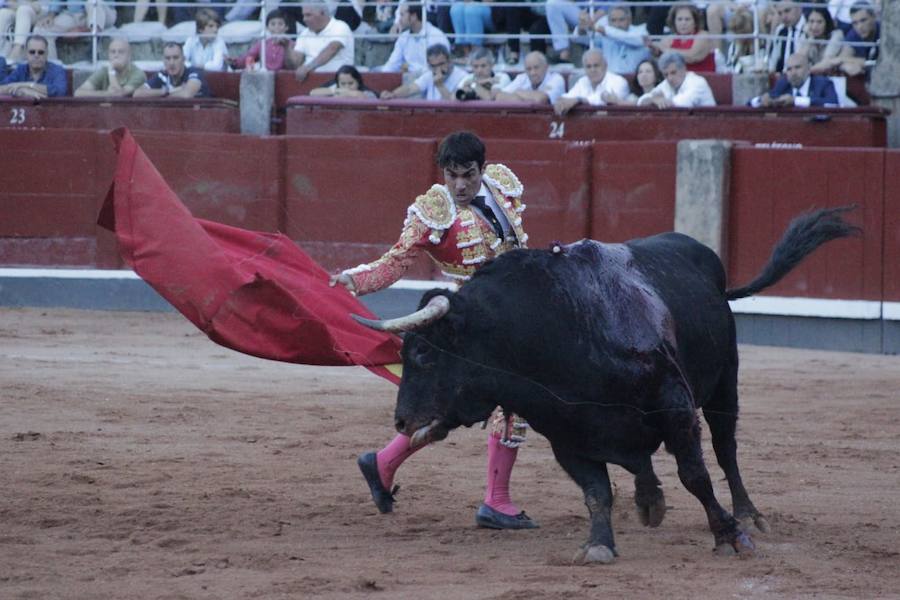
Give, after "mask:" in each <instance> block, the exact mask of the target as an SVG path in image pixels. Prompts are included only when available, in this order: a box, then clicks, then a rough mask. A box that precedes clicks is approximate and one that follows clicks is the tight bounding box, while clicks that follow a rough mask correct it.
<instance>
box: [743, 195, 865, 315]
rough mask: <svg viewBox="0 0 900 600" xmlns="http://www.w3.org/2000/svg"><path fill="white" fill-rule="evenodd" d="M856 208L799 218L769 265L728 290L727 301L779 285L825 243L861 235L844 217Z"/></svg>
mask: <svg viewBox="0 0 900 600" xmlns="http://www.w3.org/2000/svg"><path fill="white" fill-rule="evenodd" d="M855 208H856V207H855V206H840V207H837V208H826V209H822V210H814V211H811V212H808V213H805V214H802V215H800V216H799V217H796V218H795V219H794V220H793V221H791V223H790V225H788V228H787V231H785V232H784V235H783V236H781V240H779V241H778V243H777V244H775V248H774V249H773V250H772V256H771V257H769V262H768V263H767V264H766V266H765V268H764V269H763V271H762V273H760V274H759V276H758V277H757V278H756V279H754V280H753V281H751V282H750V283H749V284H747V285H745V286H744V287H741V288H737V289H733V290H726V292H725V297H726V298H727V299H728V300H736V299H738V298H746V297H747V296H752V295H753V294H756V293H757V292H760V291H762V290H764V289H765V288H767V287H769V286H771V285H775V284H776V283H778V282H779V281H780V280H781V278H782V277H784V276H785V275H787V274H788V273H789V272H790V271H791V269H793V268H794V267H796V266H797V265H798V264H800V261H802V260H803V259H804V258H806V256H807V255H808V254H810V253H811V252H812V251H813V250H815V249H816V248H818V247H819V246H821V245H822V244H824V243H825V242H830V241H831V240H836V239H838V238H842V237H848V236H851V235H859V234H860V233H862V229H860V228H859V227H857V226H856V225H852V224H850V223H847V222H846V221H845V220H844V219H843V218H842V215H843V214H844V213H846V212H849V211H851V210H853V209H855Z"/></svg>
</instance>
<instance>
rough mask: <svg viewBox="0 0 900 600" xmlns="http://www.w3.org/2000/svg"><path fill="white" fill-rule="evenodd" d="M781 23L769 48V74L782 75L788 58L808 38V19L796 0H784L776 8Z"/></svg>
mask: <svg viewBox="0 0 900 600" xmlns="http://www.w3.org/2000/svg"><path fill="white" fill-rule="evenodd" d="M775 10H776V12H777V13H778V19H779V21H781V22H780V23H779V24H778V27H776V28H775V32H774V34H773V38H772V41H771V42H772V43H771V45H770V47H769V57H768V63H769V72H770V73H781V72H782V71H783V70H784V67H785V63H786V62H787V59H788V57H789V56H790V55H791V54H793V53H794V52H797V51H798V50H800V47H801V46H802V45H803V41H804V40H805V38H806V35H805V34H804V31H805V30H806V17H805V16H804V15H803V9H802V7H800V6H799V5H798V4H797V3H796V2H794V0H783V1H782V2H779V3H778V4H777V5H776V6H775Z"/></svg>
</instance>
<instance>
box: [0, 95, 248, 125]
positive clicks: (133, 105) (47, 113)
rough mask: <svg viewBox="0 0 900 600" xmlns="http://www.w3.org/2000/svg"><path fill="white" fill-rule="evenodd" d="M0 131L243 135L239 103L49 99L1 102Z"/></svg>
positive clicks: (4, 100) (213, 100)
mask: <svg viewBox="0 0 900 600" xmlns="http://www.w3.org/2000/svg"><path fill="white" fill-rule="evenodd" d="M0 117H2V118H0V128H11V129H36V128H52V129H115V128H117V127H128V128H130V129H132V130H151V131H160V130H163V131H192V132H198V133H199V132H204V131H215V132H221V133H240V131H241V117H240V111H239V110H238V107H237V104H235V103H234V102H232V101H228V100H215V99H209V98H198V99H194V100H174V99H168V98H164V99H144V100H141V99H137V100H135V99H132V98H124V99H118V98H117V99H106V100H104V101H102V102H100V101H98V100H96V99H93V98H50V99H46V100H41V101H33V100H32V101H30V100H24V99H19V98H3V99H0Z"/></svg>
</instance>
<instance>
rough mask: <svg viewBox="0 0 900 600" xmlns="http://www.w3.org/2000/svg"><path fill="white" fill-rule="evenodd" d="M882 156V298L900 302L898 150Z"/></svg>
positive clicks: (899, 158)
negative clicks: (883, 159)
mask: <svg viewBox="0 0 900 600" xmlns="http://www.w3.org/2000/svg"><path fill="white" fill-rule="evenodd" d="M884 158H885V161H884V254H883V257H882V260H883V264H884V299H885V301H890V302H900V150H889V151H887V152H885V157H884Z"/></svg>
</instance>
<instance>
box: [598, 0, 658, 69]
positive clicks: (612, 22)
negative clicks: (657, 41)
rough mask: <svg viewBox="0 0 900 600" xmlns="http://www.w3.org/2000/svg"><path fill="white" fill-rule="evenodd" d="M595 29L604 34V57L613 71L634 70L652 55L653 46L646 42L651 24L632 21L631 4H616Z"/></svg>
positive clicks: (602, 43)
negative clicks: (648, 25) (651, 47)
mask: <svg viewBox="0 0 900 600" xmlns="http://www.w3.org/2000/svg"><path fill="white" fill-rule="evenodd" d="M594 29H595V30H596V31H597V33H599V34H600V35H601V36H602V37H601V38H600V40H601V45H602V48H603V57H604V58H606V62H607V63H608V64H609V70H610V71H612V72H613V73H616V74H618V75H624V74H626V73H634V72H635V71H637V68H638V65H639V64H641V63H642V62H643V61H645V60H647V59H648V58H650V49H649V48H647V45H646V43H645V40H646V39H647V35H648V34H647V26H646V25H635V24H633V23H632V22H631V7H630V6H627V5H625V4H616V5H614V6H613V7H612V8H610V9H609V14H608V15H607V16H606V17H604V18H602V19H600V20H599V21H597V23H596V24H595V25H594Z"/></svg>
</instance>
